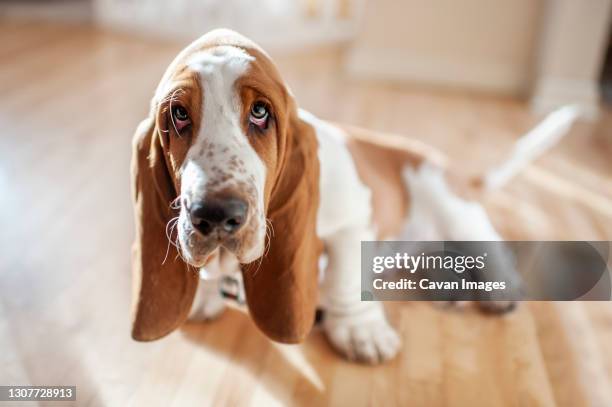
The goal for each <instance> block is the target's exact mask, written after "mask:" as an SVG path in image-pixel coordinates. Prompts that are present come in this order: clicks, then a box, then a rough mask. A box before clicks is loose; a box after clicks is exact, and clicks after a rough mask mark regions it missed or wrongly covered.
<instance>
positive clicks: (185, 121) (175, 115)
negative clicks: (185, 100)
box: [172, 105, 191, 132]
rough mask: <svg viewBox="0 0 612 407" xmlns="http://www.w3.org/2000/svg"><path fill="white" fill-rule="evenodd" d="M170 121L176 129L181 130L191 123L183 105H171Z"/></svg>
mask: <svg viewBox="0 0 612 407" xmlns="http://www.w3.org/2000/svg"><path fill="white" fill-rule="evenodd" d="M172 121H173V122H174V127H175V128H176V130H177V131H179V132H180V131H181V130H183V129H184V128H185V127H187V126H189V125H190V124H191V119H189V112H187V109H185V108H184V107H183V106H180V105H179V106H172Z"/></svg>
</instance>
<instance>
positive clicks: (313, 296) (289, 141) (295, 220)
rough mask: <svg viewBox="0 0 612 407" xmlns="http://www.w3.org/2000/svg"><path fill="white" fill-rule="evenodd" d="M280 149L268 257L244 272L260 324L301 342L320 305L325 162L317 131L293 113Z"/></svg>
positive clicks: (288, 339) (276, 336)
mask: <svg viewBox="0 0 612 407" xmlns="http://www.w3.org/2000/svg"><path fill="white" fill-rule="evenodd" d="M279 150H283V152H282V154H280V155H279V158H280V160H281V161H280V166H279V171H278V175H277V179H276V184H275V185H274V187H273V189H272V193H271V196H270V201H269V205H268V219H269V220H270V222H271V230H270V231H269V233H268V237H269V241H268V244H269V247H268V249H267V252H266V254H265V255H264V257H263V258H262V259H260V260H257V261H255V262H253V263H250V264H248V265H244V266H243V267H242V274H243V278H244V284H245V291H246V296H247V302H248V305H249V312H250V313H251V316H252V317H253V319H254V320H255V323H256V324H257V325H258V326H259V328H260V329H261V330H262V331H263V332H264V333H265V334H266V335H268V336H269V337H270V338H271V339H274V340H276V341H279V342H285V343H295V342H299V341H301V340H302V339H303V338H304V337H305V336H306V335H307V334H308V333H309V332H310V329H311V328H312V325H313V323H314V318H315V311H316V304H317V281H318V278H317V277H318V261H319V255H320V252H321V243H320V241H319V239H318V238H317V235H316V217H317V209H318V207H319V162H318V158H317V141H316V136H315V133H314V130H313V129H312V127H311V126H310V125H308V124H306V123H304V122H303V121H301V120H299V119H298V118H297V116H296V115H293V117H292V118H291V119H290V120H289V126H288V130H287V137H286V139H285V145H284V146H283V145H281V146H279ZM260 261H261V263H260Z"/></svg>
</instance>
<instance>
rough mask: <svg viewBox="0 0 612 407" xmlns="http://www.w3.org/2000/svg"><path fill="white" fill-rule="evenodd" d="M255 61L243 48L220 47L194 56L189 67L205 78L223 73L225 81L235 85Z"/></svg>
mask: <svg viewBox="0 0 612 407" xmlns="http://www.w3.org/2000/svg"><path fill="white" fill-rule="evenodd" d="M254 60H255V58H254V57H253V56H251V55H249V54H248V53H247V52H246V51H244V50H243V49H241V48H238V47H234V46H231V45H219V46H217V47H214V48H212V49H208V50H205V51H201V52H197V53H195V54H193V55H192V56H191V57H190V58H189V59H188V60H187V65H188V66H189V67H190V68H191V69H193V70H194V71H197V72H199V73H200V74H201V75H203V76H209V75H214V74H219V73H222V74H223V76H224V77H225V79H227V80H228V81H229V82H232V83H233V82H234V81H235V80H236V79H237V78H238V77H239V76H240V75H242V74H244V73H245V72H246V70H247V69H248V67H249V63H250V62H251V61H254Z"/></svg>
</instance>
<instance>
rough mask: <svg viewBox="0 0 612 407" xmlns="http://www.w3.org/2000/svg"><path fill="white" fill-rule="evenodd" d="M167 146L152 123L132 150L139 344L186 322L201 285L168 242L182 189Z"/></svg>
mask: <svg viewBox="0 0 612 407" xmlns="http://www.w3.org/2000/svg"><path fill="white" fill-rule="evenodd" d="M151 116H153V115H151ZM162 143H163V140H162V138H161V135H160V134H159V132H158V130H157V126H156V123H155V120H154V119H153V118H152V117H149V118H148V119H145V120H144V121H143V122H142V123H140V125H139V126H138V129H137V130H136V134H135V135H134V139H133V147H132V148H133V153H132V154H133V155H132V188H133V202H134V215H135V218H136V238H135V242H134V246H133V248H132V273H133V305H132V312H133V322H132V337H133V338H134V339H136V340H139V341H150V340H154V339H158V338H160V337H162V336H164V335H167V334H169V333H170V332H172V331H173V330H174V329H176V328H177V327H178V326H179V325H180V324H181V323H182V322H184V321H185V319H186V318H187V316H188V314H189V309H190V307H191V303H192V302H193V298H194V295H195V291H196V288H197V285H198V276H197V274H196V273H194V272H191V271H189V270H187V265H186V264H185V263H184V262H183V260H182V259H180V258H179V256H178V253H177V249H176V248H175V247H174V246H173V245H169V244H168V239H167V237H166V225H167V224H168V222H169V221H170V219H171V218H172V217H173V216H174V215H173V213H172V212H173V210H172V209H171V208H170V202H171V201H172V200H173V199H174V198H176V188H177V187H176V185H175V183H174V182H173V178H172V176H171V172H170V171H169V169H168V168H169V167H168V157H167V156H166V153H165V150H164V148H163V146H162Z"/></svg>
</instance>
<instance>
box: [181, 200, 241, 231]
mask: <svg viewBox="0 0 612 407" xmlns="http://www.w3.org/2000/svg"><path fill="white" fill-rule="evenodd" d="M248 208H249V205H248V204H247V203H246V202H245V201H243V200H242V199H240V198H235V197H232V198H209V199H206V200H205V201H204V202H201V203H194V204H193V205H192V206H191V208H190V209H189V216H190V218H191V223H192V224H193V226H194V227H195V228H196V229H197V230H199V231H200V232H202V233H203V234H205V235H206V234H208V233H210V232H212V231H213V230H214V229H219V230H221V231H224V232H226V233H230V234H231V233H235V232H236V231H238V229H240V227H241V226H242V225H243V224H244V222H245V220H246V215H247V210H248Z"/></svg>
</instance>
